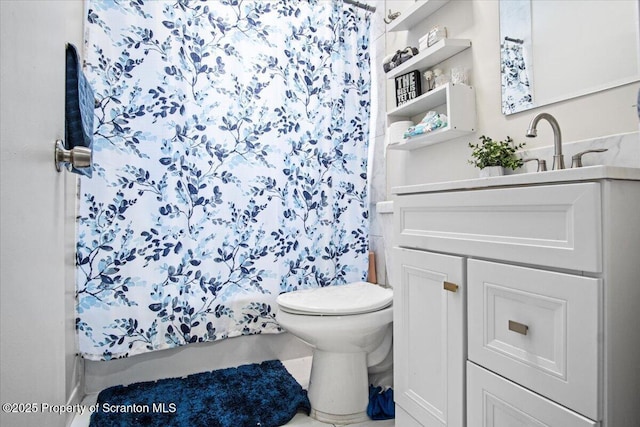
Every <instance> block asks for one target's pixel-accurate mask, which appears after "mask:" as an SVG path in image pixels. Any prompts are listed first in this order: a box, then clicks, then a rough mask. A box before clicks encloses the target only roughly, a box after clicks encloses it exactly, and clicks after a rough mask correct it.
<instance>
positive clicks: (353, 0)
mask: <svg viewBox="0 0 640 427" xmlns="http://www.w3.org/2000/svg"><path fill="white" fill-rule="evenodd" d="M343 1H344V2H345V3H347V4H352V5H354V6H355V7H359V8H360V9H364V10H366V11H367V12H372V13H373V12H375V11H376V8H375V6H369V5H368V4H366V3H360V2H359V1H358V0H343Z"/></svg>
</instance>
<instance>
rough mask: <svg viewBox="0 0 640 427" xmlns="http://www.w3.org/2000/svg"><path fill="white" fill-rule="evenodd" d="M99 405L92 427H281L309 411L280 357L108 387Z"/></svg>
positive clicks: (304, 397)
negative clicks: (180, 376) (258, 362)
mask: <svg viewBox="0 0 640 427" xmlns="http://www.w3.org/2000/svg"><path fill="white" fill-rule="evenodd" d="M97 403H98V406H97V407H98V410H97V411H96V412H94V413H93V414H92V415H91V423H90V427H111V426H119V427H132V426H152V427H153V426H158V427H183V426H184V427H198V426H203V427H204V426H206V427H277V426H281V425H284V424H286V423H287V422H289V421H290V420H291V419H292V418H293V417H294V416H295V414H296V412H298V410H303V411H304V412H305V413H306V414H309V411H310V410H311V404H310V403H309V399H308V397H307V392H306V391H305V390H303V389H302V387H301V386H300V384H298V383H297V382H296V380H295V379H294V378H293V377H292V376H291V374H289V372H288V371H287V370H286V369H285V367H284V366H283V365H282V363H281V362H280V361H279V360H270V361H267V362H263V363H260V364H257V363H256V364H252V365H243V366H239V367H237V368H228V369H221V370H218V371H212V372H203V373H200V374H193V375H189V376H188V377H186V378H169V379H163V380H158V381H150V382H143V383H135V384H130V385H128V386H115V387H110V388H107V389H105V390H103V391H101V392H100V394H99V395H98V402H97Z"/></svg>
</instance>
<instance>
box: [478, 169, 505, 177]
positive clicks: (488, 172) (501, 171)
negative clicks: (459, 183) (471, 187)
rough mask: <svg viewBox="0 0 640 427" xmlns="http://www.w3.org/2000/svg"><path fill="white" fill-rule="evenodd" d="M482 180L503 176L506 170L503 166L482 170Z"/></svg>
mask: <svg viewBox="0 0 640 427" xmlns="http://www.w3.org/2000/svg"><path fill="white" fill-rule="evenodd" d="M479 173H480V178H487V177H490V176H502V175H504V168H503V167H502V166H487V167H486V168H484V169H480V172H479Z"/></svg>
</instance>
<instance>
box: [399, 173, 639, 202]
mask: <svg viewBox="0 0 640 427" xmlns="http://www.w3.org/2000/svg"><path fill="white" fill-rule="evenodd" d="M600 179H620V180H629V181H640V168H629V167H618V166H588V167H582V168H575V169H563V170H556V171H547V172H531V173H520V174H513V175H503V176H493V177H489V178H474V179H465V180H460V181H445V182H435V183H430V184H417V185H404V186H398V187H393V188H392V189H391V192H392V193H393V194H397V195H402V194H412V193H433V192H438V191H453V190H479V189H484V188H492V187H510V186H523V185H543V184H551V183H553V184H557V183H571V182H580V181H595V180H600Z"/></svg>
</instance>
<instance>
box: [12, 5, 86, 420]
mask: <svg viewBox="0 0 640 427" xmlns="http://www.w3.org/2000/svg"><path fill="white" fill-rule="evenodd" d="M0 18H1V22H2V25H1V27H0V41H1V43H2V48H1V57H0V67H1V71H0V75H1V80H2V81H1V90H0V92H1V93H2V97H1V104H2V105H1V109H0V124H1V133H0V150H1V151H0V153H1V158H0V162H1V163H0V186H1V198H2V199H1V202H0V224H1V234H0V237H1V244H0V304H1V307H0V316H1V328H2V329H1V330H2V332H1V340H2V342H1V345H0V363H1V364H0V368H1V377H2V384H1V388H0V400H1V401H2V403H23V404H24V403H34V404H36V406H35V407H32V409H38V413H35V414H34V413H32V414H25V413H15V414H14V413H6V412H4V411H3V412H2V413H1V414H0V425H3V426H36V425H39V426H45V425H46V426H62V425H65V423H66V422H67V421H68V420H67V417H66V416H65V415H57V414H54V413H42V412H41V411H42V409H43V407H42V404H49V405H61V404H65V403H67V402H72V403H73V402H74V399H77V396H76V395H75V394H74V393H75V392H76V391H77V390H78V388H79V387H78V379H79V367H78V361H77V357H76V356H75V348H76V346H75V342H74V340H75V335H74V320H73V319H74V312H73V298H74V283H73V268H74V267H73V259H72V256H73V255H72V254H73V245H74V240H75V239H74V230H75V226H74V215H75V212H74V208H73V206H74V193H75V188H74V185H75V181H76V179H75V177H74V176H71V175H69V174H68V173H62V174H59V173H57V172H56V171H55V168H54V163H53V144H54V141H55V140H56V139H57V138H63V136H64V129H63V126H64V47H65V42H66V41H72V42H74V43H76V44H77V43H79V41H81V37H82V34H81V28H82V2H81V1H73V2H71V1H65V2H57V1H56V2H51V1H4V0H3V1H1V2H0Z"/></svg>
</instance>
